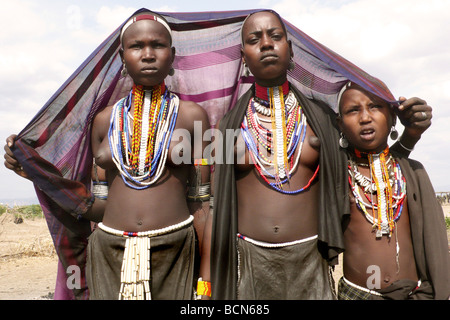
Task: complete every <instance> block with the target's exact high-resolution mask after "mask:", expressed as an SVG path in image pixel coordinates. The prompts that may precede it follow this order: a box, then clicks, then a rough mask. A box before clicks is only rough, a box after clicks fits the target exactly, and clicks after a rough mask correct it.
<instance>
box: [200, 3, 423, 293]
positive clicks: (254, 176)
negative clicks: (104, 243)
mask: <svg viewBox="0 0 450 320" xmlns="http://www.w3.org/2000/svg"><path fill="white" fill-rule="evenodd" d="M292 57H293V51H292V46H291V42H290V41H289V40H288V39H287V32H286V27H285V25H284V23H283V22H282V19H281V18H280V17H279V16H278V14H277V13H275V12H273V11H269V10H263V11H258V12H256V13H252V14H251V15H249V16H248V17H247V18H246V19H245V22H244V23H243V25H242V59H243V63H244V66H245V68H248V69H249V71H250V72H251V73H252V74H253V75H254V78H255V84H254V85H253V86H252V87H251V89H250V90H249V91H248V92H246V93H245V94H244V95H243V96H242V97H241V98H240V99H239V101H238V102H237V103H236V105H235V106H234V107H233V109H232V110H231V111H230V112H228V113H227V114H226V115H225V116H224V117H223V118H222V119H221V121H220V123H219V124H218V127H219V129H220V131H221V132H222V133H223V134H224V136H225V132H226V131H227V130H230V129H231V130H234V131H235V132H238V135H237V139H236V142H235V141H233V142H232V143H233V144H235V148H234V149H233V148H230V146H227V143H230V141H226V140H225V139H224V142H223V146H222V147H223V150H235V153H234V157H230V156H229V155H226V154H225V153H224V159H221V160H222V161H217V162H216V165H215V174H214V175H215V177H214V180H215V181H216V182H217V183H215V187H214V195H215V196H214V214H213V219H212V220H213V221H212V222H211V225H212V226H211V230H212V242H211V257H212V259H211V269H210V270H211V275H210V279H211V283H212V295H213V298H215V299H334V298H335V294H334V287H333V284H332V281H331V277H330V272H329V265H331V264H335V263H336V262H337V255H338V254H339V253H340V252H342V251H343V249H344V242H343V236H342V231H341V229H340V219H341V217H342V216H343V215H344V214H347V213H348V212H349V203H348V201H347V200H346V199H347V198H346V196H345V195H346V191H347V184H346V178H347V173H346V171H345V164H346V156H345V153H344V152H342V151H340V150H339V146H338V144H337V142H336V141H337V140H338V137H339V136H338V130H337V128H336V126H335V116H336V115H335V113H334V112H332V111H331V108H329V107H328V106H325V105H323V104H321V103H320V102H318V101H314V100H311V99H308V98H306V97H305V96H304V95H303V94H302V93H301V92H300V91H299V90H298V89H297V88H296V87H294V86H293V85H292V84H291V83H289V82H288V79H287V71H288V70H290V69H292V68H294V67H295V64H294V63H293V61H292ZM411 108H412V107H411V104H409V105H408V106H407V107H406V106H405V110H408V112H410V111H411ZM405 112H406V111H405ZM406 117H408V118H410V119H411V116H410V115H409V116H408V115H406ZM413 120H414V119H413ZM413 122H415V121H413ZM425 129H426V128H425ZM406 139H407V141H408V146H411V144H412V145H414V144H415V142H417V140H414V139H412V138H408V137H406ZM240 146H244V147H243V148H240ZM240 150H241V151H242V150H243V152H240ZM230 158H232V159H233V160H234V161H233V162H232V163H230V162H227V160H228V159H230ZM208 228H209V227H208Z"/></svg>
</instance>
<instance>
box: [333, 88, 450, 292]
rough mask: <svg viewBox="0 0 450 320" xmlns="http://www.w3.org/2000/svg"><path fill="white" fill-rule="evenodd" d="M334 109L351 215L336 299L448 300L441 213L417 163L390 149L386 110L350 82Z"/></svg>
mask: <svg viewBox="0 0 450 320" xmlns="http://www.w3.org/2000/svg"><path fill="white" fill-rule="evenodd" d="M338 104H339V111H340V114H339V117H338V124H339V128H340V129H341V132H342V137H341V141H342V139H346V140H347V143H344V145H343V146H344V147H346V149H347V153H348V159H349V160H348V183H349V186H350V210H351V211H350V215H349V216H346V217H345V219H344V223H343V226H344V241H345V248H346V249H345V252H344V259H343V271H344V275H343V277H342V278H341V279H340V280H339V286H338V297H339V299H346V300H348V299H350V300H359V299H447V298H448V297H449V295H450V260H449V253H448V246H447V236H446V231H445V222H444V214H443V211H442V207H441V206H440V205H439V203H438V202H437V199H436V196H435V193H434V190H433V186H432V185H431V183H430V180H429V178H428V175H427V173H426V171H425V169H424V168H423V166H422V164H420V163H419V162H417V161H415V160H411V159H407V158H406V157H404V156H403V155H401V154H399V153H396V152H395V151H394V150H390V149H389V146H388V137H389V135H392V129H391V128H393V126H395V120H396V116H395V113H394V110H393V108H392V106H391V105H389V104H388V103H387V102H385V101H383V100H382V99H380V98H378V97H376V96H375V95H373V94H371V93H369V92H367V91H366V90H364V89H363V88H361V87H360V86H358V85H356V84H353V83H351V82H350V83H348V84H347V85H346V86H344V87H343V90H342V91H341V95H340V99H339V100H338ZM341 144H342V143H341Z"/></svg>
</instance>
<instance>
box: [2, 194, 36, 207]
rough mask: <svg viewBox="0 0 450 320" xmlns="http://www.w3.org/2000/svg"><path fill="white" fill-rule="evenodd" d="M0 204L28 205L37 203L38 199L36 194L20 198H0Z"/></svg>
mask: <svg viewBox="0 0 450 320" xmlns="http://www.w3.org/2000/svg"><path fill="white" fill-rule="evenodd" d="M1 204H3V205H7V206H9V207H14V206H29V205H32V204H39V200H38V198H37V197H36V196H34V197H28V198H21V199H1V198H0V205H1Z"/></svg>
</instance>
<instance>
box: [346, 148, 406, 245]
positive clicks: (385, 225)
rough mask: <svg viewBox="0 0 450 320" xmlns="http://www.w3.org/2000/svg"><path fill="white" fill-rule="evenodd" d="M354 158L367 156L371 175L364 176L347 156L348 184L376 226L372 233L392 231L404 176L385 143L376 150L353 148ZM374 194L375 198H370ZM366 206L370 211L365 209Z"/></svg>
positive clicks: (400, 207)
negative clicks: (370, 151)
mask: <svg viewBox="0 0 450 320" xmlns="http://www.w3.org/2000/svg"><path fill="white" fill-rule="evenodd" d="M355 155H356V157H357V158H362V157H366V158H367V159H368V160H369V167H370V174H371V178H368V177H365V176H364V175H363V174H361V173H360V172H359V170H358V166H357V165H356V163H355V162H354V161H353V160H352V159H350V160H349V165H348V172H349V184H350V187H351V189H352V193H353V195H354V197H355V200H356V204H357V206H358V208H359V209H360V210H361V211H362V212H363V213H364V215H365V217H366V219H367V220H368V221H369V222H370V223H371V224H372V226H373V229H374V230H376V237H377V238H379V237H381V236H382V235H383V234H388V235H389V237H390V236H391V235H392V231H393V230H394V228H395V222H396V221H397V220H398V219H399V218H400V215H401V213H402V210H403V203H404V200H405V197H406V180H405V178H404V177H403V175H402V171H401V169H400V165H399V164H398V162H397V161H396V160H395V159H393V158H392V157H388V156H389V147H387V148H386V149H385V150H384V151H383V152H381V153H379V154H375V153H368V154H367V153H366V154H364V153H361V152H359V151H357V150H356V151H355ZM374 194H376V197H377V201H376V203H375V201H373V195H374ZM367 208H370V209H371V210H372V214H370V213H369V212H368V210H367Z"/></svg>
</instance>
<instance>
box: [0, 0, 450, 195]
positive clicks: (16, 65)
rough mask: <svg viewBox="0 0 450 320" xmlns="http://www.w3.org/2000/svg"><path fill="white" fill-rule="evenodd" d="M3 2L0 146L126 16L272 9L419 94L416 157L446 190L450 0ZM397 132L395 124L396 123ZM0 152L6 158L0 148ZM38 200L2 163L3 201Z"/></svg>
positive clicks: (402, 90)
mask: <svg viewBox="0 0 450 320" xmlns="http://www.w3.org/2000/svg"><path fill="white" fill-rule="evenodd" d="M153 3H155V2H154V1H132V0H128V1H123V0H122V1H117V0H114V1H93V0H89V1H85V0H79V1H67V0H62V1H54V0H52V1H47V0H39V1H25V0H15V1H2V4H0V30H1V32H0V48H1V50H0V97H1V99H0V115H1V116H0V141H1V142H0V143H1V145H4V142H2V141H5V139H6V137H7V136H9V135H10V134H11V133H18V132H19V131H20V130H21V129H23V128H24V127H25V126H26V124H27V123H28V122H29V121H30V120H31V119H32V117H33V116H34V115H35V114H36V113H37V112H38V111H39V110H40V108H41V107H42V106H43V105H44V104H45V103H46V102H47V100H48V99H49V98H50V97H51V96H52V94H53V93H54V92H55V91H56V90H57V89H58V88H59V87H60V86H61V85H62V84H63V82H64V81H65V80H66V79H67V78H68V77H69V76H70V75H71V74H72V73H73V72H74V71H75V70H76V68H77V67H78V66H79V65H80V64H81V63H82V62H83V61H84V60H85V59H86V58H87V57H88V55H89V54H90V53H91V52H92V51H93V50H94V49H95V48H96V47H97V46H98V45H99V44H100V43H101V42H102V41H103V40H104V39H105V38H106V37H107V36H108V35H109V34H111V32H113V31H114V30H115V29H116V28H117V27H118V26H119V25H120V24H121V23H122V22H123V21H124V20H125V19H126V18H127V17H128V16H130V15H131V14H132V13H133V12H134V11H136V10H137V9H139V8H143V7H146V8H148V9H151V10H154V11H161V12H188V11H228V10H243V9H255V8H272V9H275V10H276V11H277V12H278V13H280V14H281V16H282V17H283V18H285V19H286V20H288V21H289V22H291V23H292V24H294V25H295V26H296V27H297V28H299V29H300V30H302V31H303V32H305V33H307V34H308V35H309V36H311V37H312V38H314V39H316V40H317V41H319V42H321V43H322V44H324V45H326V46H327V47H329V48H330V49H332V50H334V51H335V52H337V53H339V54H340V55H342V56H343V57H345V58H346V59H348V60H350V61H351V62H353V63H354V64H356V65H358V66H359V67H361V68H362V69H364V70H365V71H367V72H368V73H370V74H372V75H373V76H376V77H378V78H380V79H381V80H383V81H384V82H385V83H386V84H387V85H388V86H389V88H390V89H391V91H392V92H393V94H394V96H396V97H399V96H406V97H413V96H418V97H421V98H423V99H425V100H426V101H427V102H428V104H429V105H430V106H432V107H433V124H432V126H431V128H430V129H428V131H427V132H426V133H425V135H424V136H423V137H422V139H421V141H420V142H419V144H418V145H417V146H416V148H415V150H414V152H413V153H412V154H411V157H412V158H415V159H417V160H419V161H421V162H422V163H423V164H424V166H425V168H426V169H427V171H428V173H429V175H430V178H431V181H432V183H433V185H434V188H435V189H436V191H450V181H449V179H450V166H449V165H448V164H449V162H450V161H449V159H450V34H449V31H448V30H449V29H450V1H448V0H315V1H314V0H276V1H274V0H245V1H242V0H240V1H238V0H228V1H220V2H217V1H206V0H197V1H196V0H192V1H185V0H168V1H165V5H164V6H157V7H152V4H153ZM399 131H400V132H401V128H399ZM1 150H2V155H3V154H4V151H3V148H1ZM30 197H34V189H33V186H32V184H31V182H29V181H27V180H24V179H22V178H19V177H18V176H16V175H15V174H14V173H13V172H11V171H9V170H7V169H6V168H5V167H4V166H3V165H1V166H0V202H2V201H4V200H11V199H12V200H16V201H17V202H18V203H19V204H20V201H21V199H24V198H30Z"/></svg>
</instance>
